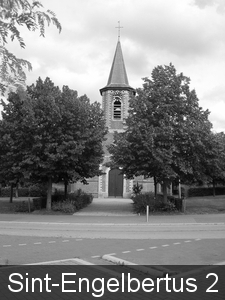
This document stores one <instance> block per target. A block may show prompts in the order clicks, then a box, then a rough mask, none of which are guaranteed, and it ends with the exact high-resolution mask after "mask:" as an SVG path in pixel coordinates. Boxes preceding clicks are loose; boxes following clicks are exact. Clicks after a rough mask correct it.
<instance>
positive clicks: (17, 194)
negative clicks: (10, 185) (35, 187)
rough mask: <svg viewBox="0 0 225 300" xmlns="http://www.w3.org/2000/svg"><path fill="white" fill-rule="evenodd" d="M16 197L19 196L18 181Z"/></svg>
mask: <svg viewBox="0 0 225 300" xmlns="http://www.w3.org/2000/svg"><path fill="white" fill-rule="evenodd" d="M15 197H16V198H18V197H19V184H18V183H17V184H16V196H15Z"/></svg>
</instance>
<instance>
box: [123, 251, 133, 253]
mask: <svg viewBox="0 0 225 300" xmlns="http://www.w3.org/2000/svg"><path fill="white" fill-rule="evenodd" d="M130 252H131V251H123V252H122V253H130Z"/></svg>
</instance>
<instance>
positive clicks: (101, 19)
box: [9, 0, 225, 128]
mask: <svg viewBox="0 0 225 300" xmlns="http://www.w3.org/2000/svg"><path fill="white" fill-rule="evenodd" d="M43 4H44V6H45V7H46V8H49V9H51V10H53V11H54V12H55V13H56V15H57V17H58V19H59V20H60V22H61V24H62V28H63V29H62V32H61V34H59V33H58V31H57V29H56V28H54V27H53V26H50V27H49V28H47V29H46V37H45V38H44V39H43V38H41V37H39V34H38V33H34V32H27V30H26V29H25V28H24V29H23V28H20V29H21V32H22V36H23V37H24V39H25V42H26V45H27V47H26V49H25V50H22V49H20V48H19V46H18V44H17V43H16V42H13V43H11V44H10V45H9V47H10V49H11V50H12V52H13V53H15V54H16V55H17V56H18V57H21V58H24V59H27V60H29V61H31V63H32V64H33V71H32V72H28V73H27V84H29V85H30V84H31V83H33V82H35V81H36V80H37V78H38V77H39V76H41V77H42V78H43V79H44V78H45V77H47V76H49V77H50V78H51V79H52V80H53V81H54V83H55V84H56V85H59V86H60V87H61V86H62V85H69V86H70V88H72V89H76V90H77V91H78V93H79V95H81V94H84V93H86V94H87V95H88V96H89V98H90V99H91V100H92V101H94V100H98V101H101V96H100V93H99V89H100V88H102V87H104V86H105V85H106V83H107V79H108V76H109V72H110V68H111V64H112V60H113V56H114V52H115V48H116V43H117V39H118V37H117V29H116V28H115V27H117V24H118V23H117V22H118V21H119V20H120V21H121V26H122V27H123V29H121V44H122V50H123V55H124V60H125V64H126V70H127V73H128V78H129V83H130V85H131V86H132V87H133V88H138V87H140V86H142V80H141V78H143V77H146V76H151V72H152V70H153V68H154V67H156V66H157V65H164V64H166V65H168V64H169V63H170V62H172V63H173V64H174V66H175V68H176V69H177V72H178V73H180V72H183V73H184V75H186V76H188V77H190V78H191V87H192V88H195V89H196V92H197V95H198V96H199V99H200V106H202V107H203V108H204V109H207V108H209V109H210V110H211V111H212V118H213V120H214V121H213V122H214V124H218V126H219V127H220V128H221V127H222V126H223V125H222V123H221V122H222V120H221V115H220V112H221V111H222V109H223V108H224V107H223V104H222V103H223V100H221V99H222V98H221V97H222V96H223V93H224V91H223V89H222V88H221V87H223V86H224V78H225V60H224V52H225V35H224V32H225V18H224V15H222V14H221V13H219V11H218V10H219V9H220V10H221V12H222V11H223V7H224V5H225V1H224V0H222V1H219V0H212V1H210V0H205V1H203V0H182V1H180V0H166V1H165V0H157V1H155V0H132V1H131V0H123V1H121V0H83V1H80V0H73V1H71V0H64V1H63V2H61V1H55V0H48V1H44V2H43ZM219 91H221V92H219ZM211 99H213V103H214V104H213V105H212V102H211V101H212V100H211ZM220 106H221V109H220ZM217 112H218V113H217ZM216 120H218V121H216ZM216 126H217V125H216Z"/></svg>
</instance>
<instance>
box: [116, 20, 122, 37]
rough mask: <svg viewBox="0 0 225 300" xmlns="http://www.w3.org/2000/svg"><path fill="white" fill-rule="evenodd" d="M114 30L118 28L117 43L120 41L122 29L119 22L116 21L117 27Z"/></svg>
mask: <svg viewBox="0 0 225 300" xmlns="http://www.w3.org/2000/svg"><path fill="white" fill-rule="evenodd" d="M116 28H118V41H119V40H120V29H121V28H123V27H121V26H120V21H118V26H117V27H116Z"/></svg>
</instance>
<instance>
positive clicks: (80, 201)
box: [68, 189, 93, 210]
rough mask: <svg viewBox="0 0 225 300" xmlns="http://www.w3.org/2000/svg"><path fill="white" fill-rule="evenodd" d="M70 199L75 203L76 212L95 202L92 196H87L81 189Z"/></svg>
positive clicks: (71, 195)
mask: <svg viewBox="0 0 225 300" xmlns="http://www.w3.org/2000/svg"><path fill="white" fill-rule="evenodd" d="M68 199H69V200H70V201H72V202H73V204H74V206H75V208H76V210H80V209H82V208H84V207H86V206H88V205H89V204H91V202H92V201H93V196H92V195H91V194H86V193H85V192H83V191H82V190H81V189H79V190H77V191H76V192H74V193H73V194H69V195H68Z"/></svg>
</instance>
